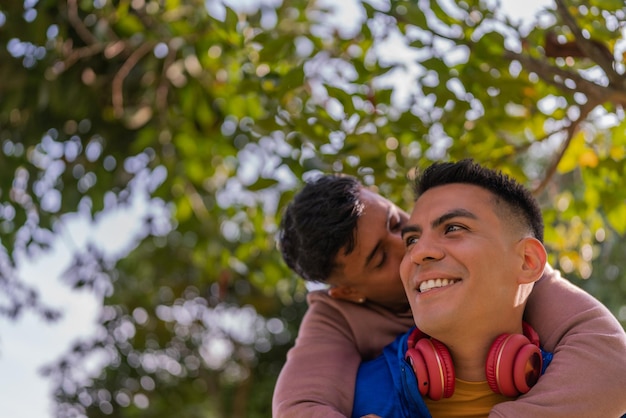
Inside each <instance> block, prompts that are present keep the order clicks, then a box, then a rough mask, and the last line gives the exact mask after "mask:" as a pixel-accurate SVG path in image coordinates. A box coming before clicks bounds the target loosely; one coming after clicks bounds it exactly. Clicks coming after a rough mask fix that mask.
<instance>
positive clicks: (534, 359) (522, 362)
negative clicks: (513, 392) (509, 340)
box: [513, 344, 543, 393]
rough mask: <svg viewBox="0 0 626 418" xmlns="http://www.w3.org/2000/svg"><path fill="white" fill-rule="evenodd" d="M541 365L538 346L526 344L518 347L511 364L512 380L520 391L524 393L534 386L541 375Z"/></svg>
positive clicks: (541, 360)
mask: <svg viewBox="0 0 626 418" xmlns="http://www.w3.org/2000/svg"><path fill="white" fill-rule="evenodd" d="M542 366H543V359H542V358H541V350H540V349H539V347H537V346H536V345H534V344H526V345H525V346H523V347H522V348H521V349H520V351H519V353H518V354H517V357H516V358H515V365H514V366H513V381H514V382H515V387H516V388H517V390H518V391H519V392H520V393H526V392H528V391H529V390H530V388H532V387H533V386H535V384H536V383H537V381H538V380H539V376H541V368H542Z"/></svg>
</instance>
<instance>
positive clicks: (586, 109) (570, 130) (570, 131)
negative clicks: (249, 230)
mask: <svg viewBox="0 0 626 418" xmlns="http://www.w3.org/2000/svg"><path fill="white" fill-rule="evenodd" d="M599 104H600V103H599V102H592V101H589V102H587V103H586V104H585V105H584V106H583V107H581V108H580V115H578V118H577V119H576V120H574V121H572V123H570V125H569V126H568V127H567V129H566V132H567V136H566V138H565V141H563V144H561V149H560V150H559V152H558V153H557V154H556V155H555V156H554V158H553V159H552V162H551V163H550V165H549V166H548V169H547V170H546V175H545V176H544V178H543V180H542V181H541V183H539V185H538V186H537V187H536V188H535V189H534V190H533V191H532V193H533V194H534V195H535V196H537V195H539V194H540V193H541V192H543V190H544V189H545V188H546V186H547V185H548V183H550V180H551V179H552V177H553V176H554V173H556V169H557V167H558V166H559V163H560V162H561V160H562V159H563V156H564V155H565V152H566V151H567V148H568V147H569V145H570V144H571V142H572V139H574V135H575V134H576V131H577V129H578V126H579V125H580V124H581V123H582V122H583V121H584V120H585V119H586V118H587V116H588V115H589V113H591V111H592V110H593V109H595V107H596V106H598V105H599Z"/></svg>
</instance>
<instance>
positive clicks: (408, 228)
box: [402, 225, 422, 237]
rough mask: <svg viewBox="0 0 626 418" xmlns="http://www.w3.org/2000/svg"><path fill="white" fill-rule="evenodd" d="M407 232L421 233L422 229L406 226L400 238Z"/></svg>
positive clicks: (415, 226)
mask: <svg viewBox="0 0 626 418" xmlns="http://www.w3.org/2000/svg"><path fill="white" fill-rule="evenodd" d="M409 232H422V227H421V226H419V225H407V226H405V227H404V228H402V237H404V236H405V235H406V234H408V233H409Z"/></svg>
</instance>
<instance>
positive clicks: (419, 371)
mask: <svg viewBox="0 0 626 418" xmlns="http://www.w3.org/2000/svg"><path fill="white" fill-rule="evenodd" d="M405 359H406V360H407V361H408V362H409V364H410V365H411V367H413V372H414V373H415V379H417V388H418V389H419V391H420V395H422V396H426V394H427V393H428V391H429V389H430V382H429V379H428V371H427V370H426V362H425V361H424V356H422V353H420V352H419V351H417V350H416V349H415V348H409V349H408V350H407V351H406V355H405Z"/></svg>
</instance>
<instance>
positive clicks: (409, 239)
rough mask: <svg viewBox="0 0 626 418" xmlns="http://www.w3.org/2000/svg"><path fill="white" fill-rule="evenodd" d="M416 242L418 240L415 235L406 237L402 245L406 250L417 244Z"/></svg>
mask: <svg viewBox="0 0 626 418" xmlns="http://www.w3.org/2000/svg"><path fill="white" fill-rule="evenodd" d="M418 240H419V237H417V236H415V235H411V236H408V237H406V238H404V245H405V246H406V247H407V248H408V247H410V246H411V245H414V244H417V241H418Z"/></svg>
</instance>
